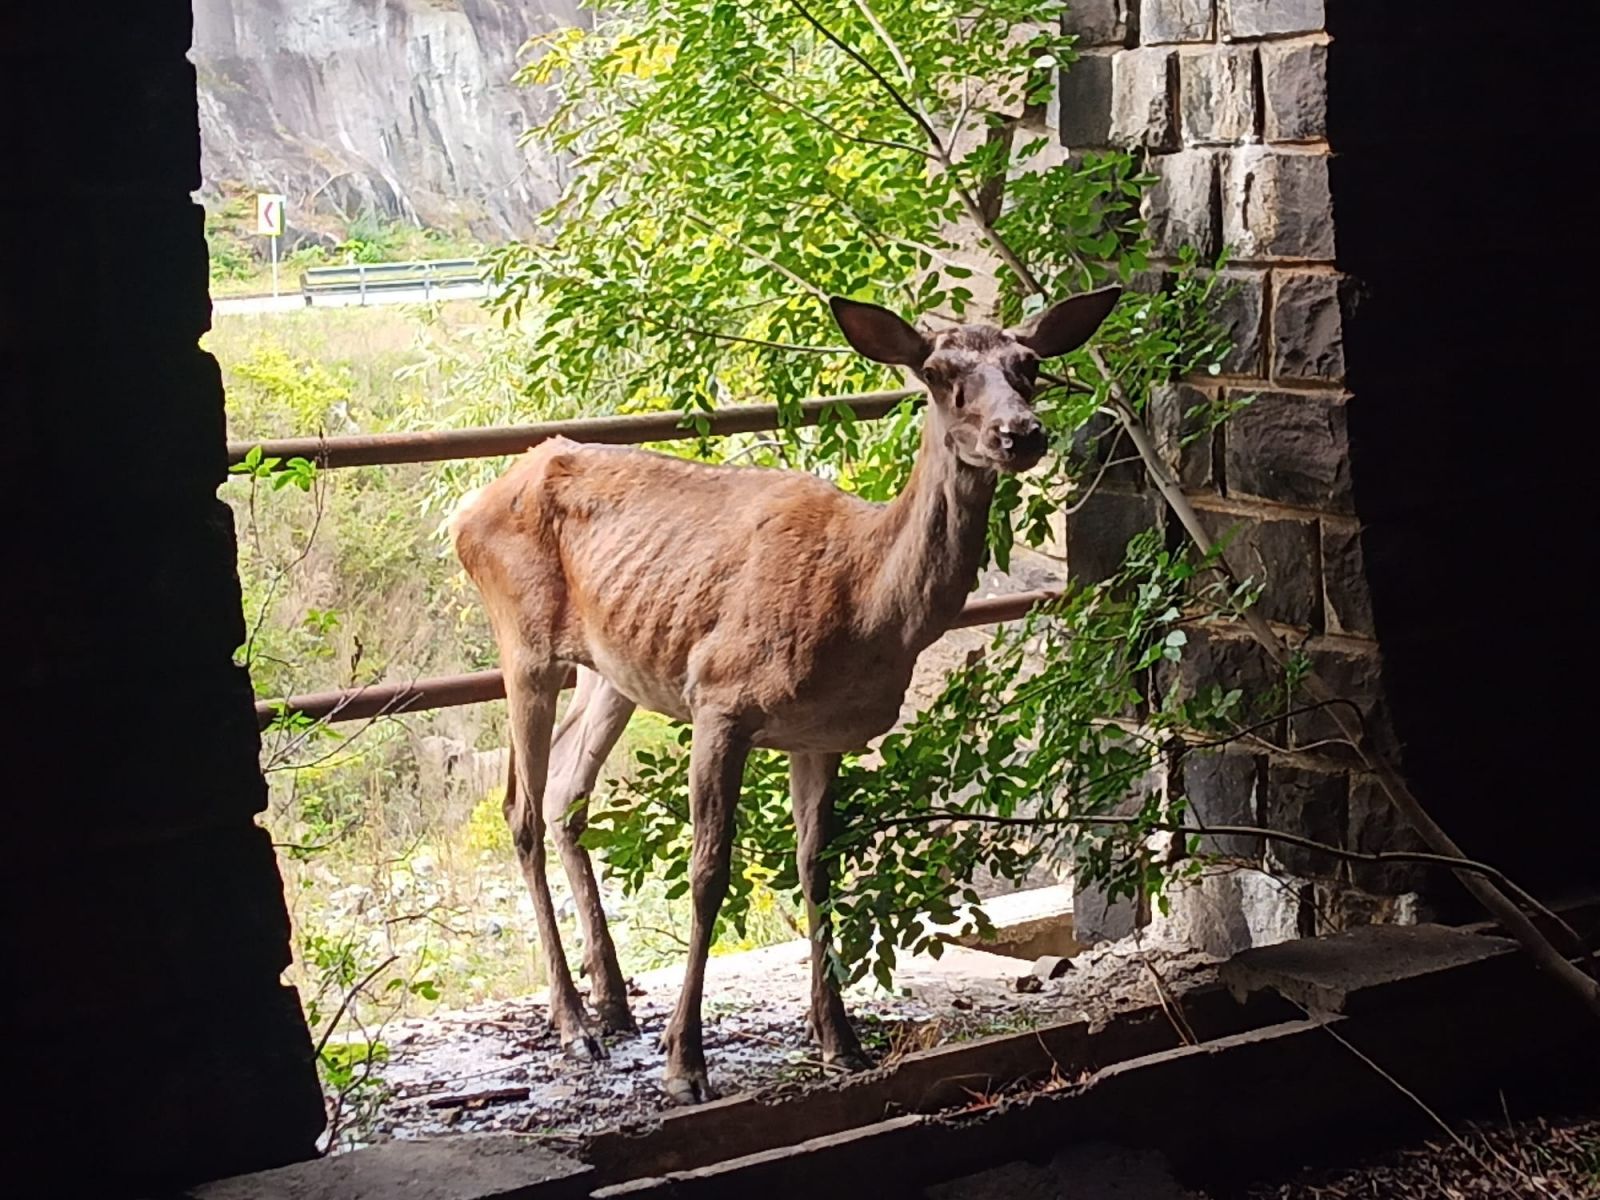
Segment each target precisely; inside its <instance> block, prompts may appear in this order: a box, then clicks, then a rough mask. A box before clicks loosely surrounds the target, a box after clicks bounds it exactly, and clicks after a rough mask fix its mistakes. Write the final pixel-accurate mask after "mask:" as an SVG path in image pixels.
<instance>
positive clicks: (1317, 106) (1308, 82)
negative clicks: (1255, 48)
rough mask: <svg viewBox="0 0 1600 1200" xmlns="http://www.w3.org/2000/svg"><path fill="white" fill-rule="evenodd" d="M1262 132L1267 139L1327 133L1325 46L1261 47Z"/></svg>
mask: <svg viewBox="0 0 1600 1200" xmlns="http://www.w3.org/2000/svg"><path fill="white" fill-rule="evenodd" d="M1260 55H1261V66H1260V68H1259V69H1260V71H1261V100H1262V106H1263V108H1264V110H1265V111H1264V112H1263V113H1262V133H1263V135H1264V136H1265V137H1266V139H1267V141H1269V142H1319V141H1322V140H1324V139H1325V138H1326V137H1327V136H1328V48H1327V46H1325V45H1322V44H1320V43H1315V42H1288V43H1280V42H1265V43H1263V44H1262V45H1261V47H1260Z"/></svg>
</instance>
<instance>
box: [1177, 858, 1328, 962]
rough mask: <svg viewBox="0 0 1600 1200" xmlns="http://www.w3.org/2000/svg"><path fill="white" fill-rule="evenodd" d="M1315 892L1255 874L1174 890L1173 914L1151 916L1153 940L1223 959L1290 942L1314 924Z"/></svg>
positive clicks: (1214, 875)
mask: <svg viewBox="0 0 1600 1200" xmlns="http://www.w3.org/2000/svg"><path fill="white" fill-rule="evenodd" d="M1312 886H1313V885H1312V884H1310V883H1307V882H1305V881H1303V880H1299V879H1289V878H1285V877H1283V876H1279V875H1269V874H1267V873H1266V872H1265V871H1257V870H1254V869H1252V868H1246V869H1244V870H1239V871H1223V872H1211V873H1208V874H1206V875H1203V876H1201V877H1200V878H1199V879H1197V880H1195V881H1194V882H1193V883H1190V884H1185V885H1182V886H1179V887H1175V888H1173V889H1172V890H1171V892H1170V893H1169V902H1170V906H1171V911H1170V912H1169V913H1168V915H1166V916H1164V917H1163V916H1161V915H1160V914H1156V915H1154V916H1152V918H1151V921H1150V930H1149V938H1150V940H1151V941H1152V942H1184V943H1187V944H1188V945H1191V946H1194V947H1196V948H1197V949H1199V950H1202V951H1204V952H1205V953H1207V954H1211V955H1215V956H1216V957H1218V958H1228V957H1231V956H1232V955H1234V954H1237V953H1238V952H1239V951H1241V950H1247V949H1249V948H1250V947H1252V946H1275V945H1277V944H1278V943H1279V942H1287V941H1291V940H1293V939H1294V938H1297V937H1301V936H1302V935H1303V934H1305V933H1306V932H1307V929H1308V926H1309V925H1310V923H1311V904H1312V900H1313V895H1312Z"/></svg>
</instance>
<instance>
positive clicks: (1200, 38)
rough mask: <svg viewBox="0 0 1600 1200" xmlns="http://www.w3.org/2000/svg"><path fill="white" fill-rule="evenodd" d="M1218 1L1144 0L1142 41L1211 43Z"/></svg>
mask: <svg viewBox="0 0 1600 1200" xmlns="http://www.w3.org/2000/svg"><path fill="white" fill-rule="evenodd" d="M1215 10H1216V4H1215V2H1214V0H1141V3H1140V5H1139V40H1140V41H1141V42H1143V43H1144V44H1145V45H1147V46H1149V45H1153V44H1155V43H1158V42H1209V41H1210V40H1211V38H1212V33H1213V30H1214V28H1215V23H1216V11H1215Z"/></svg>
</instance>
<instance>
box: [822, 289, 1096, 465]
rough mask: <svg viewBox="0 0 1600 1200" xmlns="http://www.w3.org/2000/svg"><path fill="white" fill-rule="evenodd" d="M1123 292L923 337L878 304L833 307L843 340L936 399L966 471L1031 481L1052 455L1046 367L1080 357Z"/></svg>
mask: <svg viewBox="0 0 1600 1200" xmlns="http://www.w3.org/2000/svg"><path fill="white" fill-rule="evenodd" d="M1121 294H1122V289H1121V288H1117V287H1108V288H1101V289H1100V290H1099V291H1097V292H1087V293H1085V294H1084V295H1082V296H1074V297H1073V298H1072V299H1070V300H1063V301H1062V302H1061V303H1060V304H1057V305H1055V306H1054V307H1052V308H1047V309H1045V310H1044V312H1042V313H1040V314H1039V316H1037V317H1036V318H1034V319H1033V320H1032V321H1031V322H1029V323H1028V324H1027V325H1025V326H1023V327H1020V328H1018V329H997V328H996V327H995V326H993V325H957V326H955V327H953V328H951V329H944V330H940V331H939V332H938V333H932V334H925V333H922V332H920V331H919V330H917V329H915V328H913V327H912V326H911V325H909V324H907V323H906V322H905V321H904V320H902V319H901V318H900V317H898V316H896V315H895V314H894V313H892V312H890V311H889V310H888V309H886V308H880V307H879V306H878V305H876V304H865V303H863V302H861V301H859V300H841V299H838V298H835V299H834V300H832V301H831V302H830V303H831V304H832V307H833V316H834V320H836V321H838V322H839V328H840V330H841V331H843V333H844V336H845V340H846V341H848V342H849V343H850V344H851V345H852V346H854V347H855V348H856V350H858V351H859V352H860V353H862V354H864V355H866V356H867V357H868V358H870V359H872V360H873V361H874V362H881V363H890V364H893V365H895V366H901V367H910V368H911V370H912V372H913V373H914V374H915V375H916V377H917V378H918V379H920V380H921V381H922V382H923V383H924V384H926V385H927V388H928V392H929V394H930V395H931V396H932V404H931V405H930V406H929V420H930V421H934V422H937V430H938V432H940V433H941V434H942V435H943V437H944V439H945V441H946V443H947V444H948V445H949V446H950V447H951V448H952V449H954V450H955V452H956V454H957V456H958V457H959V458H960V459H961V461H962V462H964V463H966V464H967V465H968V466H972V467H978V468H981V469H983V470H988V471H1026V470H1029V469H1030V468H1032V467H1034V466H1036V465H1037V464H1038V462H1039V460H1040V459H1041V458H1042V457H1044V453H1045V451H1046V450H1048V449H1049V448H1050V443H1049V437H1048V436H1047V435H1046V433H1045V428H1044V426H1043V425H1042V424H1041V423H1040V421H1039V418H1038V416H1037V415H1036V414H1035V413H1034V411H1033V392H1034V386H1035V381H1036V380H1037V378H1038V374H1039V363H1040V361H1041V360H1043V359H1046V358H1054V357H1055V356H1056V355H1058V354H1065V353H1067V352H1068V351H1069V350H1076V349H1077V348H1078V347H1079V346H1081V345H1083V343H1084V342H1086V341H1088V340H1089V338H1090V337H1091V336H1092V335H1093V334H1094V331H1095V330H1096V329H1098V328H1099V327H1100V322H1101V321H1103V320H1105V318H1106V315H1107V314H1108V313H1109V312H1110V311H1111V309H1112V308H1113V307H1114V306H1115V305H1116V303H1117V297H1118V296H1120V295H1121Z"/></svg>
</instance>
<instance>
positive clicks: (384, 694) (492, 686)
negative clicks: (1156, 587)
mask: <svg viewBox="0 0 1600 1200" xmlns="http://www.w3.org/2000/svg"><path fill="white" fill-rule="evenodd" d="M1060 595H1061V593H1060V592H1052V591H1037V592H1017V593H1015V594H1014V595H1010V596H993V597H991V598H989V599H987V600H973V601H970V602H969V603H968V604H967V606H966V607H965V608H963V609H962V610H961V615H960V616H958V617H957V618H956V619H955V621H954V622H953V623H952V624H951V626H950V627H951V628H952V629H966V628H970V627H971V626H973V625H997V624H999V623H1000V622H1002V621H1015V620H1017V619H1018V618H1020V617H1024V616H1026V615H1027V614H1028V613H1030V612H1032V611H1033V610H1034V609H1035V608H1036V607H1038V606H1039V605H1041V604H1044V603H1047V602H1048V601H1051V600H1054V599H1056V598H1057V597H1058V596H1060ZM575 681H576V673H575V672H574V673H569V674H568V676H567V679H566V682H565V683H564V684H563V685H562V686H563V687H571V686H572V685H573V683H574V682H575ZM505 694H506V687H505V680H504V679H503V678H502V677H501V675H500V672H499V671H476V672H473V673H472V674H470V675H440V676H437V677H436V678H433V679H417V680H413V681H412V682H410V683H375V684H372V685H370V686H368V687H361V688H345V689H342V690H339V691H332V692H312V693H309V694H307V695H304V696H290V697H289V698H288V699H287V700H262V701H259V702H258V703H257V704H256V725H257V726H258V727H259V728H261V729H265V728H266V727H267V726H268V725H270V724H271V723H272V722H273V720H274V719H275V718H276V717H277V716H278V714H279V713H280V712H288V713H301V714H304V715H305V716H306V717H309V718H310V719H312V720H315V721H320V720H326V721H328V722H330V723H332V722H338V721H366V720H371V719H372V718H374V717H383V716H391V715H393V714H396V713H402V712H407V713H411V712H424V711H427V710H428V709H434V708H455V707H457V706H459V705H462V704H482V703H484V702H485V701H488V700H502V699H504V698H505Z"/></svg>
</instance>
